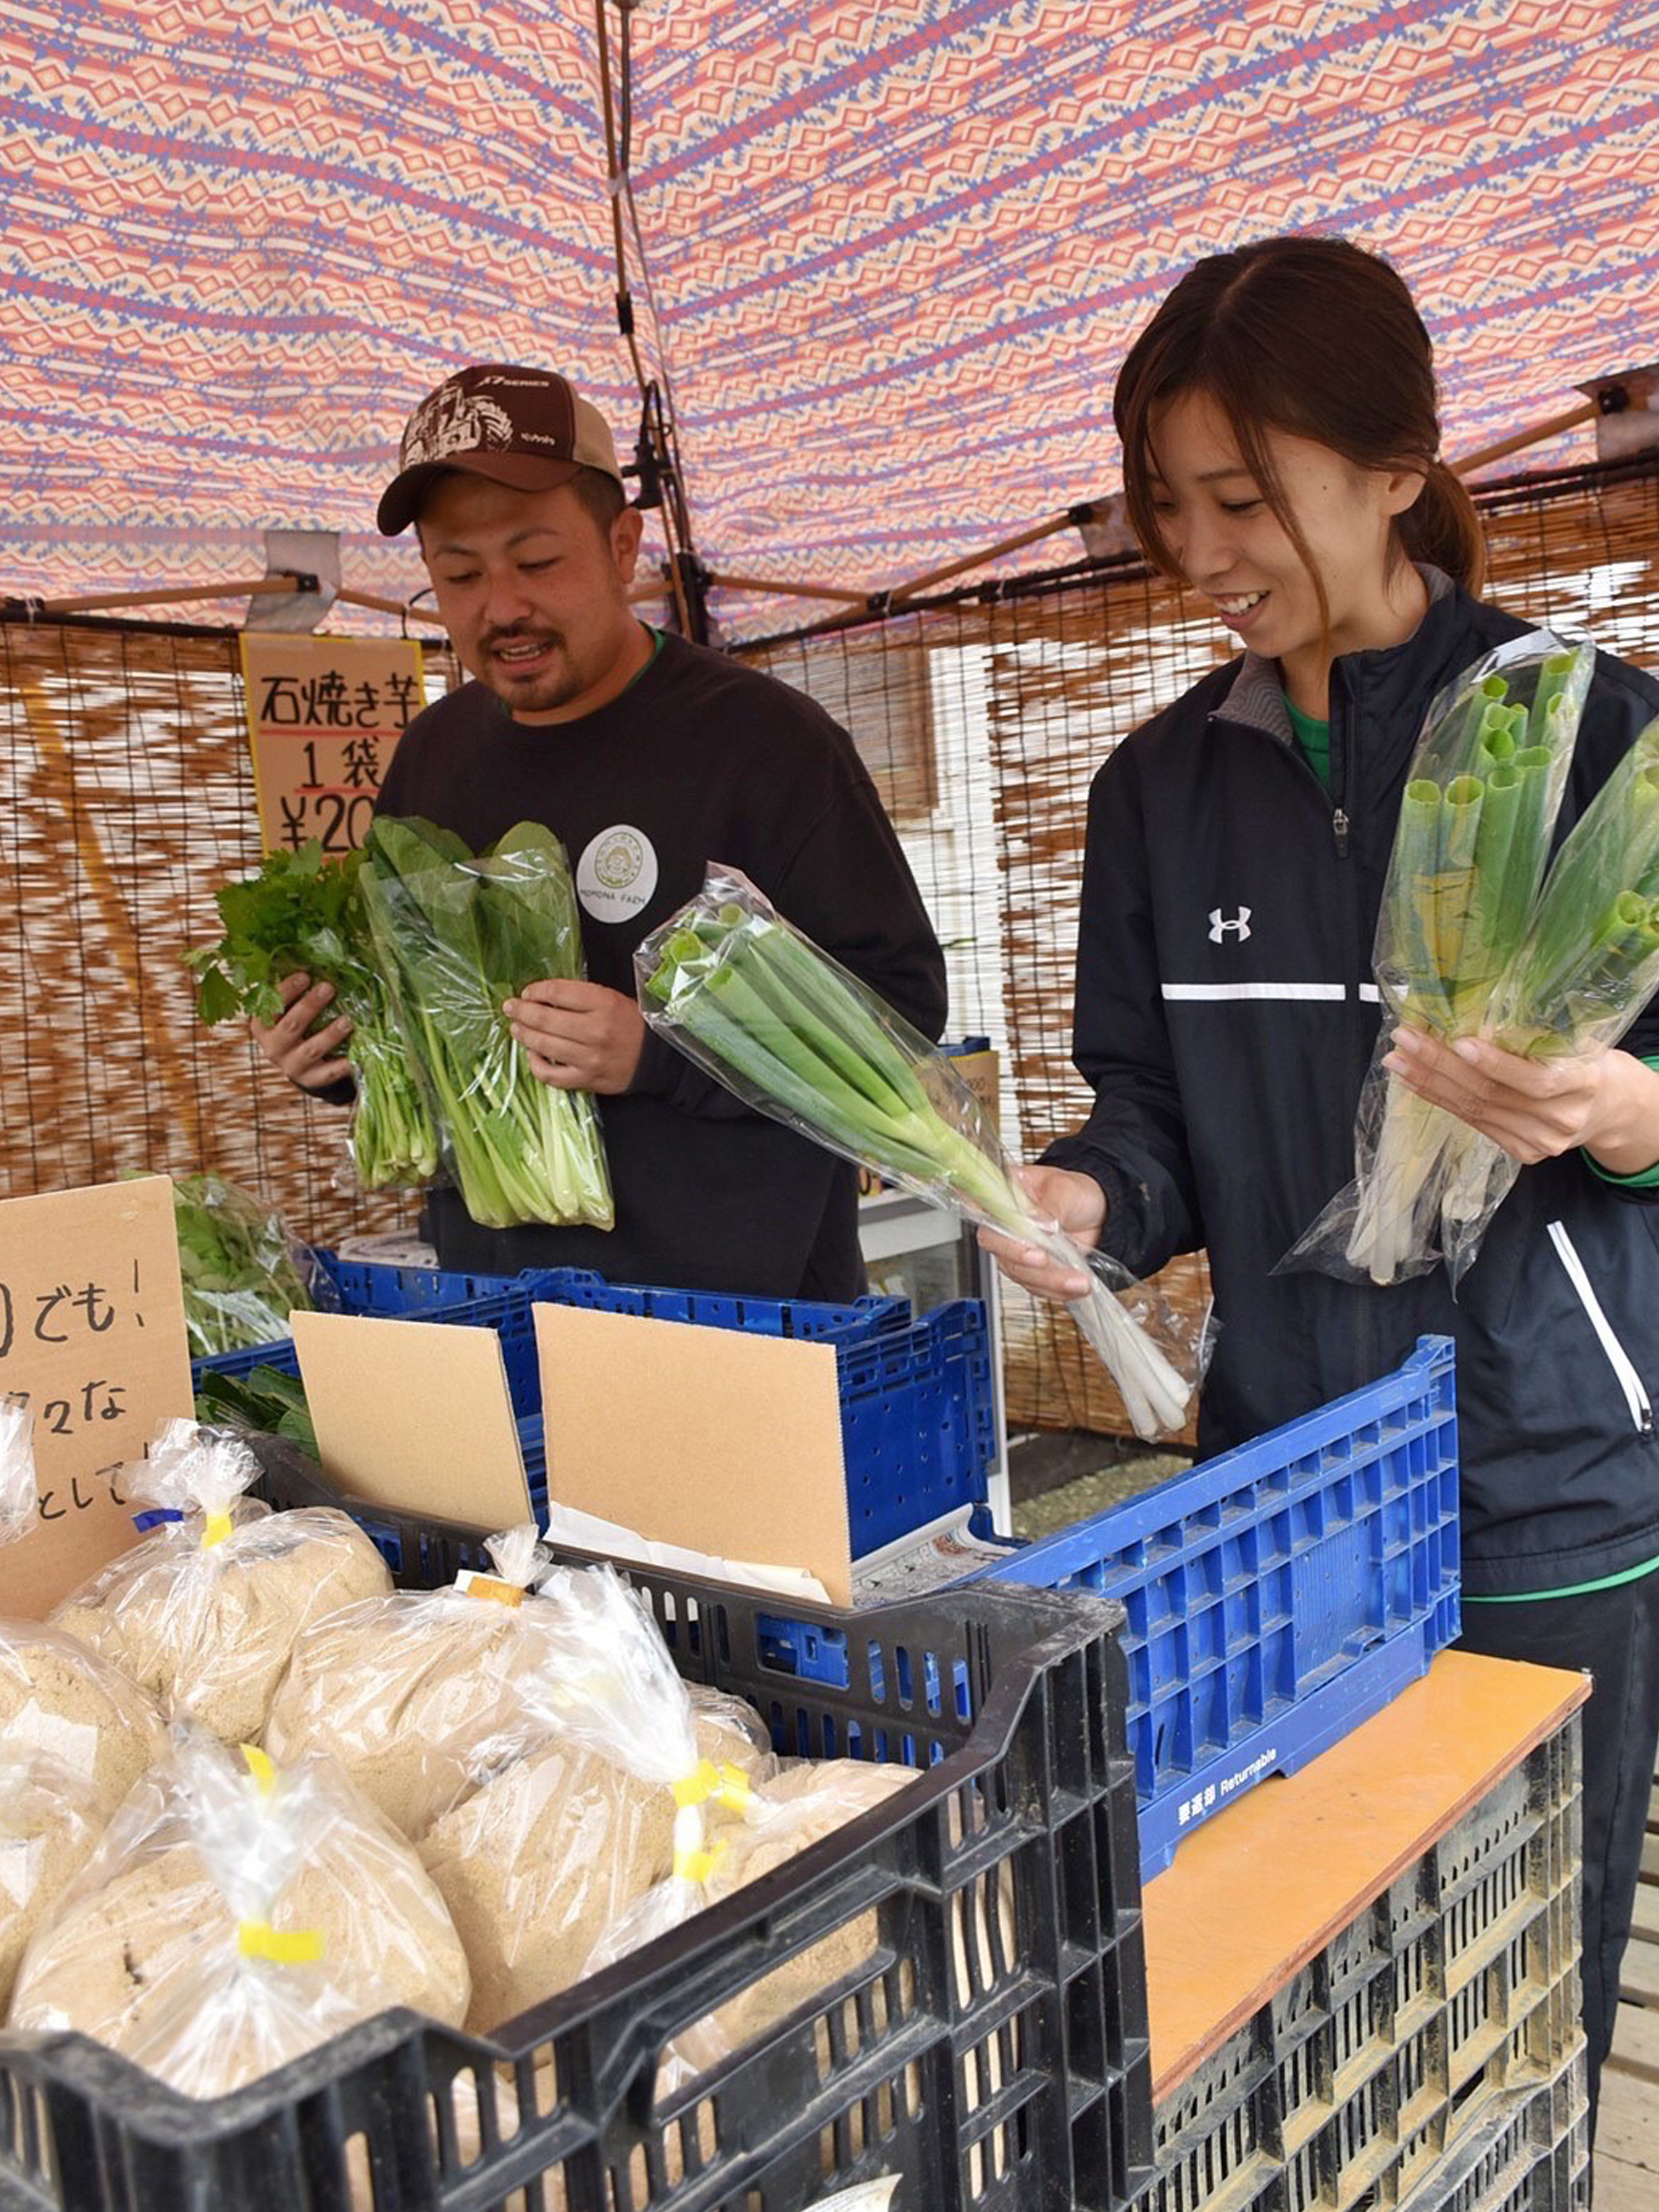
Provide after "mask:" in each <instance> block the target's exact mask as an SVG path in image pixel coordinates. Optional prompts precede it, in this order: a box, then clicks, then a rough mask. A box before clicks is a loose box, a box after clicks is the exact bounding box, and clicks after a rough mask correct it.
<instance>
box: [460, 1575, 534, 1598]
mask: <svg viewBox="0 0 1659 2212" xmlns="http://www.w3.org/2000/svg"><path fill="white" fill-rule="evenodd" d="M466 1594H467V1595H468V1596H469V1597H482V1598H488V1599H489V1601H490V1603H491V1604H492V1605H522V1604H523V1603H524V1592H523V1591H522V1590H521V1589H520V1588H519V1586H518V1584H517V1583H502V1582H497V1581H496V1580H495V1577H494V1576H493V1575H474V1576H473V1577H472V1579H471V1582H470V1583H468V1584H467V1586H466Z"/></svg>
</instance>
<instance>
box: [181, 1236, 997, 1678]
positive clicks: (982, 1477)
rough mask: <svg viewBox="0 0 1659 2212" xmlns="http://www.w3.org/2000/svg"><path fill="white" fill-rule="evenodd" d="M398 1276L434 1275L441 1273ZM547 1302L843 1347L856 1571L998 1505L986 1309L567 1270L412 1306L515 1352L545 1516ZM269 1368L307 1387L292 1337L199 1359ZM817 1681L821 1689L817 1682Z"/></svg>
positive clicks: (209, 1365)
mask: <svg viewBox="0 0 1659 2212" xmlns="http://www.w3.org/2000/svg"><path fill="white" fill-rule="evenodd" d="M335 1265H336V1267H337V1263H335ZM331 1272H333V1270H331ZM377 1272H378V1271H377ZM386 1272H387V1273H395V1274H398V1275H407V1274H410V1273H414V1274H416V1275H426V1276H430V1275H431V1274H432V1273H433V1272H434V1271H433V1270H431V1269H414V1270H410V1269H404V1268H398V1269H391V1270H386ZM336 1279H337V1286H338V1288H339V1291H340V1294H341V1298H342V1303H343V1304H344V1306H345V1308H346V1310H347V1311H354V1310H356V1311H362V1310H373V1311H379V1312H380V1313H381V1314H383V1315H384V1314H388V1313H391V1312H392V1311H393V1310H394V1309H393V1308H392V1306H391V1305H390V1304H388V1303H386V1302H384V1299H383V1302H382V1303H381V1304H380V1305H379V1306H378V1307H374V1308H365V1307H363V1306H361V1305H359V1304H356V1296H357V1290H356V1284H355V1283H354V1281H353V1279H352V1278H351V1277H350V1276H349V1274H346V1273H343V1272H341V1273H338V1274H337V1278H336ZM475 1280H476V1278H475ZM537 1303H542V1304H556V1305H580V1306H586V1307H589V1308H592V1309H597V1310H600V1311H603V1312H607V1313H628V1314H640V1315H644V1316H648V1317H651V1318H653V1319H656V1320H660V1321H683V1322H694V1323H697V1324H700V1325H702V1326H703V1327H706V1328H744V1329H750V1330H753V1331H756V1332H757V1333H759V1334H764V1335H769V1336H787V1337H793V1338H805V1339H811V1340H814V1341H817V1342H819V1343H829V1344H832V1345H833V1346H835V1350H836V1363H837V1369H838V1376H839V1383H840V1391H841V1415H842V1455H843V1457H844V1460H845V1462H846V1471H847V1500H848V1522H849V1528H850V1533H851V1536H852V1546H853V1555H854V1558H855V1559H857V1558H862V1557H863V1556H864V1555H865V1554H866V1553H870V1552H877V1551H879V1550H881V1549H882V1547H884V1545H887V1544H890V1543H893V1542H896V1541H897V1540H898V1539H899V1538H901V1537H902V1536H906V1535H908V1534H910V1532H911V1531H912V1530H913V1529H915V1528H923V1527H925V1526H926V1525H927V1523H928V1522H931V1521H934V1520H937V1519H939V1518H940V1517H941V1516H944V1515H945V1514H947V1513H950V1512H952V1511H955V1510H959V1509H960V1508H961V1507H963V1506H964V1505H967V1506H974V1507H980V1506H983V1504H984V1503H985V1489H986V1479H987V1470H988V1468H989V1467H990V1464H991V1462H992V1460H993V1458H994V1456H995V1452H996V1425H995V1424H996V1416H995V1405H994V1397H993V1394H992V1387H991V1352H990V1340H989V1334H988V1331H987V1323H986V1317H985V1310H984V1308H983V1306H982V1305H981V1304H979V1303H978V1302H977V1301H976V1300H971V1299H958V1300H957V1301H956V1302H955V1303H954V1304H951V1305H945V1306H940V1307H939V1308H938V1309H937V1310H936V1311H934V1312H933V1313H930V1314H927V1315H926V1316H923V1318H922V1319H921V1321H918V1322H913V1321H912V1320H911V1318H910V1309H909V1307H908V1304H906V1302H905V1301H904V1300H903V1299H902V1298H890V1297H866V1298H860V1299H859V1300H858V1301H857V1302H856V1304H852V1305H834V1304H823V1303H819V1302H817V1301H813V1300H809V1299H801V1298H793V1299H791V1298H783V1299H780V1298H750V1297H734V1296H731V1295H728V1294H726V1293H723V1292H717V1291H674V1290H658V1289H653V1288H649V1287H647V1286H645V1285H638V1284H626V1283H616V1284H612V1283H607V1282H605V1280H604V1279H603V1278H602V1277H601V1276H599V1275H595V1274H592V1273H586V1272H585V1271H583V1270H579V1269H576V1268H569V1267H565V1268H547V1269H529V1270H526V1273H524V1274H522V1275H521V1276H519V1277H516V1278H514V1279H513V1280H511V1281H510V1282H508V1283H507V1284H506V1285H504V1286H501V1287H498V1288H495V1289H492V1290H491V1291H489V1292H488V1293H487V1294H486V1295H484V1296H483V1297H473V1298H469V1299H465V1300H456V1301H450V1302H446V1301H444V1300H441V1299H438V1298H434V1299H432V1300H430V1301H429V1302H428V1304H426V1305H425V1306H424V1307H423V1308H413V1307H405V1308H404V1310H403V1311H404V1317H405V1318H408V1319H411V1320H421V1321H426V1322H432V1323H434V1324H439V1323H441V1324H443V1325H445V1326H447V1327H456V1326H459V1327H471V1328H491V1329H494V1330H495V1334H497V1336H498V1337H499V1338H500V1340H501V1357H502V1361H503V1364H504V1365H505V1367H506V1370H507V1393H508V1395H509V1396H510V1398H511V1399H512V1401H513V1414H514V1416H515V1418H516V1419H517V1420H518V1423H519V1433H520V1446H521V1448H522V1449H523V1450H524V1454H525V1468H526V1474H528V1476H529V1478H530V1483H531V1493H532V1498H534V1500H535V1502H536V1503H537V1504H538V1506H539V1505H540V1504H542V1503H543V1502H544V1499H545V1497H546V1488H547V1459H546V1451H545V1448H544V1439H543V1436H542V1425H541V1405H542V1393H541V1370H540V1363H539V1361H538V1357H537V1352H536V1332H535V1324H534V1322H533V1321H532V1315H531V1309H532V1305H533V1304H537ZM260 1365H264V1366H268V1367H274V1368H276V1369H277V1370H278V1371H279V1372H281V1373H283V1374H285V1375H297V1374H298V1373H299V1371H300V1363H299V1358H298V1355H297V1354H296V1352H295V1348H294V1341H293V1339H292V1338H291V1337H284V1338H283V1339H282V1340H280V1341H279V1342H277V1343H275V1344H268V1345H262V1346H258V1347H257V1348H256V1349H253V1350H251V1351H247V1352H221V1353H220V1354H218V1355H217V1356H216V1358H211V1359H206V1360H200V1361H197V1363H196V1374H197V1379H198V1380H199V1377H200V1376H201V1374H202V1373H203V1371H204V1370H216V1371H218V1372H219V1373H221V1374H231V1375H238V1374H246V1372H247V1371H248V1370H250V1369H252V1368H254V1367H257V1366H260ZM806 1671H807V1673H808V1675H809V1678H811V1670H810V1669H808V1670H806Z"/></svg>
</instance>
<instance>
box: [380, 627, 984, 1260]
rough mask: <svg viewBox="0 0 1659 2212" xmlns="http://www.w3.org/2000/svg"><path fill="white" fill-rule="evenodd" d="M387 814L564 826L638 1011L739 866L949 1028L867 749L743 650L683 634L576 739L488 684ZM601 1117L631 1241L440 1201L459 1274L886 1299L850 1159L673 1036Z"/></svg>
mask: <svg viewBox="0 0 1659 2212" xmlns="http://www.w3.org/2000/svg"><path fill="white" fill-rule="evenodd" d="M378 811H380V812H381V813H383V814H390V815H422V816H424V817H426V818H427V819H428V820H429V821H433V822H436V823H441V825H442V826H443V827H444V828H446V829H453V830H454V831H456V832H457V833H458V834H459V836H462V837H464V838H465V840H466V842H467V843H468V844H469V845H471V847H472V848H473V849H474V850H475V851H477V849H478V848H480V847H482V846H484V845H487V844H489V843H490V842H493V841H494V840H495V838H497V837H499V836H501V833H502V832H503V831H504V830H506V829H511V828H512V826H513V823H517V822H521V821H532V822H539V823H544V824H545V825H546V826H547V827H548V828H549V829H552V830H553V831H554V832H555V833H556V835H557V836H559V837H560V838H562V840H563V842H564V845H565V848H566V849H567V851H568V854H569V855H570V864H571V867H572V869H573V871H574V873H575V876H576V880H577V896H578V899H579V902H580V908H581V919H582V938H583V943H584V945H585V947H586V956H587V972H588V975H589V977H590V978H591V979H592V981H594V982H597V983H605V984H608V985H609V986H610V987H611V989H612V990H614V991H623V992H626V993H627V994H628V995H629V997H632V996H633V995H634V990H635V981H634V969H633V957H634V948H635V945H638V944H639V943H640V941H641V939H642V938H644V937H645V936H647V934H648V933H650V932H651V931H652V930H653V929H655V928H656V927H658V925H659V923H661V922H662V921H665V920H666V919H667V917H668V916H669V915H671V914H672V913H673V912H674V911H675V909H676V908H678V907H681V906H683V905H684V903H685V902H686V901H687V900H688V899H690V898H692V897H694V896H696V893H697V891H698V890H700V889H701V888H702V879H703V872H704V869H705V866H707V864H708V862H709V861H711V860H716V861H723V862H726V863H728V864H730V865H731V866H734V867H737V868H739V869H741V870H742V872H744V875H746V876H748V877H749V878H750V879H751V880H752V881H753V882H754V883H755V884H757V885H758V887H759V888H760V889H761V890H763V891H764V892H765V893H766V895H767V896H768V897H769V899H770V900H771V901H772V902H773V904H774V905H775V907H776V908H777V909H778V911H779V912H780V913H781V915H785V916H786V917H787V919H788V920H789V921H792V922H793V923H794V925H795V926H796V927H797V928H799V929H800V930H802V931H804V932H805V934H806V935H807V936H808V937H811V938H812V939H815V940H816V941H817V943H818V944H820V945H823V947H824V949H825V950H826V951H829V952H831V953H833V954H834V956H835V957H836V959H837V960H839V961H840V962H841V963H842V964H843V966H845V967H847V968H849V969H851V970H852V971H853V973H854V975H858V976H860V977H861V978H862V980H863V981H866V983H868V984H869V985H870V986H871V987H872V989H873V990H874V991H876V992H878V994H880V995H881V997H883V998H884V999H885V1000H887V1001H888V1002H889V1003H890V1005H891V1006H894V1007H896V1009H897V1011H898V1012H900V1013H901V1014H902V1015H903V1016H904V1017H905V1018H906V1019H907V1020H908V1021H910V1022H912V1023H914V1024H915V1026H916V1027H917V1028H918V1029H919V1030H921V1031H922V1032H923V1034H924V1035H925V1036H928V1037H933V1038H936V1037H937V1036H939V1032H940V1030H941V1029H942V1027H943V1025H944V1021H945V963H944V959H943V957H942V955H941V953H940V951H939V944H938V941H937V939H935V937H934V935H933V929H932V927H931V926H930V924H929V922H928V920H927V913H926V911H925V909H924V908H923V906H922V903H921V897H920V896H919V894H918V892H917V890H916V886H915V881H914V879H913V878H912V876H911V874H910V871H909V868H908V865H907V863H906V861H905V859H904V856H903V854H902V852H901V851H900V849H899V846H898V842H897V840H896V837H895V836H894V834H893V830H892V826H891V824H890V823H889V821H888V819H887V817H886V815H885V813H884V811H883V809H882V805H881V801H880V800H879V799H878V797H877V795H876V790H875V787H874V785H873V784H872V782H871V781H870V777H869V775H868V774H867V773H866V770H865V768H864V766H863V764H862V763H861V762H860V760H859V758H858V756H857V754H856V753H855V752H854V749H853V745H852V743H851V740H850V739H849V738H848V737H847V735H846V733H845V732H843V731H842V730H841V729H840V728H839V727H837V726H836V724H835V723H834V722H833V721H832V720H830V719H829V716H828V715H827V714H824V713H823V711H822V709H821V708H818V707H817V706H815V705H814V704H813V703H812V702H811V700H809V699H806V698H805V697H804V696H802V695H801V694H800V693H799V692H797V691H793V690H791V689H790V688H789V687H788V686H787V684H781V683H779V682H777V681H776V680H775V678H771V677H769V676H765V675H763V674H762V673H761V672H760V671H757V670H755V669H750V668H745V667H744V665H742V664H741V663H740V662H737V661H732V660H730V659H726V657H725V656H724V655H722V654H720V653H710V652H706V651H704V650H703V649H702V648H701V647H696V646H693V645H688V644H686V643H685V642H684V641H682V640H681V639H678V638H676V637H665V638H663V640H662V641H661V644H660V647H659V651H658V653H657V654H656V657H655V659H653V661H652V663H651V665H649V666H648V667H647V669H646V670H645V671H644V672H643V673H642V674H641V676H640V677H639V678H637V679H636V680H635V683H634V684H632V685H630V687H629V690H626V691H625V692H624V693H623V695H622V696H621V697H620V698H617V699H615V700H613V701H612V702H611V703H610V704H609V705H608V706H605V707H601V708H599V710H598V712H597V713H595V714H589V715H586V716H585V717H584V718H583V719H582V720H580V721H576V722H564V723H557V724H550V725H530V724H526V723H519V722H515V721H513V719H512V718H511V716H510V715H509V714H508V713H507V709H506V708H505V707H503V706H502V705H501V703H500V702H498V701H497V700H496V699H495V696H493V695H492V694H491V693H490V692H489V691H488V690H485V689H484V687H483V685H482V684H466V685H465V686H464V687H463V688H462V689H461V690H459V691H455V692H452V693H451V694H450V695H449V696H448V697H447V698H445V699H442V700H440V701H439V702H437V703H436V704H435V706H432V707H429V708H427V709H426V711H425V713H423V714H420V715H419V716H417V717H416V720H414V721H413V722H411V723H410V726H409V728H408V730H407V731H406V732H405V733H404V737H403V738H402V741H401V742H400V744H398V750H397V753H396V755H395V756H394V757H393V760H392V767H391V769H390V770H389V771H388V773H387V775H386V784H385V787H384V789H383V790H382V792H381V793H380V802H379V810H378ZM599 1110H600V1114H601V1116H602V1118H603V1121H604V1125H605V1148H606V1152H607V1153H608V1155H609V1158H610V1163H611V1184H612V1188H613V1190H614V1192H615V1195H616V1203H617V1222H616V1226H615V1228H614V1229H612V1230H611V1231H608V1232H607V1231H602V1230H595V1229H587V1228H572V1229H552V1228H545V1227H526V1228H522V1229H508V1230H492V1229H483V1228H480V1227H479V1226H478V1225H477V1224H476V1223H475V1222H474V1221H473V1220H472V1219H471V1218H470V1216H469V1215H468V1214H467V1212H466V1211H465V1207H464V1206H463V1205H462V1203H461V1200H460V1196H459V1193H458V1192H456V1191H454V1190H450V1189H444V1190H438V1191H435V1192H433V1193H432V1194H430V1198H429V1201H428V1214H427V1225H428V1231H429V1233H430V1235H431V1237H432V1238H433V1241H434V1242H435V1244H436V1246H437V1249H438V1255H439V1259H440V1261H441V1263H442V1265H443V1266H445V1267H463V1268H466V1269H469V1270H471V1271H472V1272H475V1273H513V1272H515V1271H516V1270H517V1269H519V1268H520V1267H591V1268H593V1269H595V1270H596V1271H597V1272H598V1273H600V1274H603V1275H605V1276H606V1277H608V1278H609V1279H611V1281H613V1282H630V1283H653V1284H663V1285H677V1286H679V1287H684V1288H689V1289H705V1290H730V1291H749V1292H751V1293H753V1294H755V1295H757V1296H763V1297H813V1298H829V1299H844V1298H850V1297H855V1296H857V1295H858V1293H859V1292H860V1291H861V1290H862V1288H863V1286H864V1271H863V1266H862V1263H861V1261H860V1256H859V1249H858V1226H857V1198H856V1192H855V1188H854V1183H855V1176H854V1170H853V1168H852V1167H850V1166H849V1165H848V1164H846V1163H845V1162H843V1161H841V1160H838V1159H836V1158H834V1157H833V1156H832V1155H831V1154H829V1152H823V1151H822V1150H820V1149H819V1147H818V1146H816V1145H812V1144H811V1143H809V1142H808V1141H807V1140H806V1139H805V1138H803V1137H799V1136H797V1135H795V1134H794V1133H793V1132H792V1131H790V1130H788V1129H786V1128H784V1127H781V1125H780V1124H779V1123H777V1122H775V1121H769V1120H766V1119H764V1118H763V1117H762V1116H761V1115H757V1114H751V1113H749V1112H746V1111H745V1110H744V1109H743V1108H742V1107H741V1106H739V1105H738V1102H737V1101H736V1099H734V1098H733V1097H732V1095H731V1094H730V1093H729V1092H728V1091H726V1090H724V1089H723V1088H722V1087H721V1086H720V1085H718V1084H716V1083H715V1082H714V1080H713V1079H711V1078H709V1077H708V1076H707V1075H704V1074H703V1073H702V1072H701V1071H700V1070H699V1069H697V1068H696V1067H695V1066H693V1065H692V1064H691V1062H690V1060H686V1059H685V1058H684V1057H683V1056H682V1054H679V1053H678V1052H677V1051H676V1050H675V1049H674V1048H673V1047H672V1046H671V1045H669V1044H668V1043H667V1042H665V1041H664V1040H663V1039H662V1038H661V1037H659V1036H655V1035H654V1034H652V1035H647V1039H646V1045H645V1053H644V1056H643V1058H642V1059H641V1063H640V1067H639V1073H638V1074H637V1076H636V1078H635V1082H634V1085H633V1087H632V1088H631V1089H630V1090H629V1091H628V1092H627V1093H626V1095H624V1096H623V1097H611V1098H602V1099H601V1100H600V1101H599Z"/></svg>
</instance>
